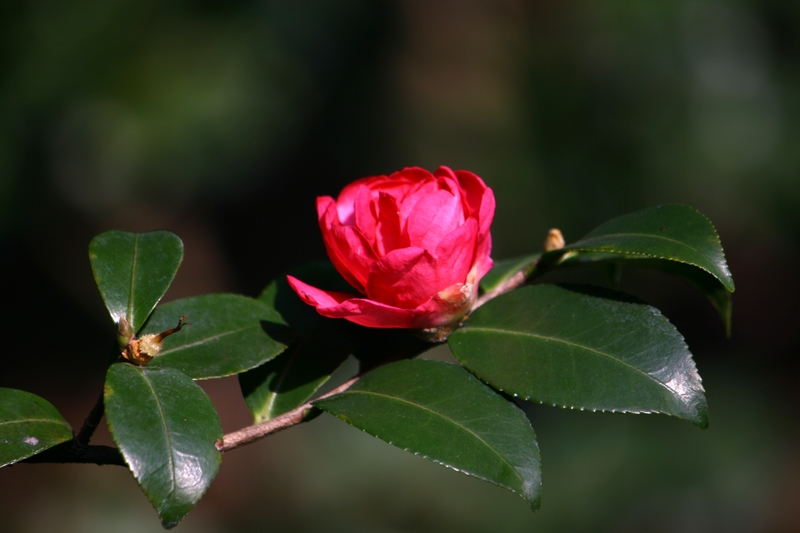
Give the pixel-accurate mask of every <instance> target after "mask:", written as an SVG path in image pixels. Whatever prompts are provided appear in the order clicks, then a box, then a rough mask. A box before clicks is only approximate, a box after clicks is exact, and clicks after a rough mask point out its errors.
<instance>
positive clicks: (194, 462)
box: [105, 363, 222, 528]
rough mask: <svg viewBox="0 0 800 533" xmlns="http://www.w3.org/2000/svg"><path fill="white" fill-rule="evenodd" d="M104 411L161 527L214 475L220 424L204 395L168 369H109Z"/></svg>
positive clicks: (188, 506)
mask: <svg viewBox="0 0 800 533" xmlns="http://www.w3.org/2000/svg"><path fill="white" fill-rule="evenodd" d="M105 409H106V418H107V420H108V425H109V428H110V429H111V435H112V437H113V438H114V442H116V443H117V446H118V447H119V450H120V452H122V456H123V457H124V458H125V462H126V463H127V464H128V467H129V468H130V470H131V472H133V475H134V477H135V478H136V480H137V481H138V482H139V485H140V486H141V487H142V490H144V493H145V494H146V495H147V498H148V499H149V500H150V503H152V504H153V507H155V509H156V511H157V512H158V516H159V517H160V518H161V523H162V524H163V525H164V527H166V528H171V527H173V526H175V525H176V524H177V523H178V522H179V521H180V520H181V519H182V518H183V517H184V515H186V513H188V512H189V511H190V510H191V509H192V507H194V506H195V504H197V502H198V501H199V500H200V498H201V497H202V496H203V494H204V493H205V491H206V489H207V488H208V486H209V485H210V484H211V482H212V481H213V480H214V476H216V475H217V471H218V470H219V466H220V463H221V461H222V455H221V454H220V453H219V452H218V451H217V448H216V447H215V445H214V443H215V442H216V441H217V440H221V439H222V426H221V425H220V422H219V418H218V417H217V413H216V411H215V410H214V406H213V405H212V403H211V400H209V399H208V396H206V394H205V393H204V392H203V390H202V389H201V388H200V387H198V386H197V384H195V383H194V381H192V379H191V378H189V377H188V376H186V375H185V374H183V373H181V372H179V371H177V370H174V369H172V368H162V369H154V368H139V367H135V366H133V365H129V364H127V363H116V364H113V365H111V368H109V370H108V374H107V376H106V385H105Z"/></svg>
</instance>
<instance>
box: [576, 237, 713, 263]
mask: <svg viewBox="0 0 800 533" xmlns="http://www.w3.org/2000/svg"><path fill="white" fill-rule="evenodd" d="M587 237H588V238H586V239H585V240H584V239H582V240H580V241H578V242H576V243H574V244H571V245H569V246H567V247H566V248H567V249H570V250H573V249H576V248H584V246H582V245H581V242H591V241H592V240H594V239H601V238H606V237H649V238H651V239H661V240H664V241H669V242H672V243H675V244H678V245H680V246H683V247H684V248H688V249H690V250H692V251H693V252H695V253H697V254H699V255H700V256H702V257H703V258H705V259H706V260H708V262H710V263H711V264H712V265H714V266H716V263H715V261H714V260H713V259H711V258H710V257H709V256H708V255H706V254H705V253H703V252H701V251H700V250H698V249H697V248H695V247H694V246H690V245H688V244H686V243H685V242H682V241H679V240H676V239H673V238H671V237H665V236H664V235H656V234H654V233H604V234H602V235H594V236H587ZM620 253H624V252H620ZM665 259H666V257H665Z"/></svg>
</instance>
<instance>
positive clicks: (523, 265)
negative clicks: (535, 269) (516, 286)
mask: <svg viewBox="0 0 800 533" xmlns="http://www.w3.org/2000/svg"><path fill="white" fill-rule="evenodd" d="M539 257H541V254H533V255H526V256H525V257H516V258H514V259H506V260H504V261H496V262H495V264H494V266H493V267H492V269H491V270H490V271H489V272H488V273H487V274H486V275H485V276H484V277H483V279H481V290H482V291H483V292H489V291H492V290H494V289H496V288H498V287H499V286H500V285H502V284H503V283H504V282H506V281H508V280H509V279H511V278H512V277H513V276H514V274H516V273H517V272H520V271H522V270H525V269H527V268H530V267H531V265H533V264H534V263H535V262H536V261H537V260H538V259H539Z"/></svg>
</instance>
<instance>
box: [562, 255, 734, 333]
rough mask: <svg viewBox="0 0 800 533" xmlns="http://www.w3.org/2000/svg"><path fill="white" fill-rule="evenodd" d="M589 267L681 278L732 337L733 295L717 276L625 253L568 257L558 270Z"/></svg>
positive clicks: (678, 264)
mask: <svg viewBox="0 0 800 533" xmlns="http://www.w3.org/2000/svg"><path fill="white" fill-rule="evenodd" d="M589 264H598V265H601V266H603V265H605V266H612V267H614V268H615V269H616V270H615V272H616V273H618V272H619V269H621V267H622V266H623V265H624V266H636V267H642V268H651V269H655V270H661V271H662V272H666V273H668V274H671V275H673V276H675V277H677V278H680V279H682V280H684V281H685V282H687V283H688V284H689V285H691V286H692V287H694V288H695V289H697V290H698V291H700V292H701V293H702V294H703V295H704V296H705V297H706V298H708V300H709V301H710V302H711V305H712V306H714V309H716V310H717V313H719V316H720V319H721V320H722V324H723V326H724V328H725V334H726V335H727V336H728V337H730V335H731V311H732V310H731V293H730V291H728V289H726V288H725V286H724V285H723V284H722V283H721V282H720V281H719V280H718V279H717V278H715V277H714V276H712V275H711V274H709V273H708V272H706V271H705V270H702V269H699V268H696V267H694V266H693V265H689V264H686V263H678V262H676V261H667V260H663V259H651V258H649V257H641V256H634V255H624V254H609V253H596V252H581V253H578V254H576V255H573V256H570V257H565V258H564V260H563V261H561V263H560V264H559V267H568V266H582V265H589Z"/></svg>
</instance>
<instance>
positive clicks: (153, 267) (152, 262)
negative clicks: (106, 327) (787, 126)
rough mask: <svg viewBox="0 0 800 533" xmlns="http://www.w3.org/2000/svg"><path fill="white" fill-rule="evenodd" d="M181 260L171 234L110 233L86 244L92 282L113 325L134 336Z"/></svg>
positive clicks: (178, 243)
mask: <svg viewBox="0 0 800 533" xmlns="http://www.w3.org/2000/svg"><path fill="white" fill-rule="evenodd" d="M182 259H183V243H182V242H181V240H180V239H179V238H178V236H177V235H175V234H174V233H170V232H168V231H154V232H151V233H127V232H124V231H109V232H107V233H103V234H101V235H98V236H97V237H95V238H94V239H92V242H91V243H90V244H89V260H90V261H91V263H92V271H93V272H94V280H95V282H96V283H97V287H98V288H99V289H100V294H101V295H102V297H103V301H104V302H105V304H106V307H107V308H108V312H109V313H111V317H112V318H113V319H114V322H115V323H117V322H119V319H120V318H121V317H125V318H126V320H127V321H128V323H129V324H130V325H131V327H132V329H133V331H134V333H135V332H137V331H138V330H139V329H140V328H141V327H142V325H143V324H144V322H145V320H147V317H148V315H149V314H150V312H151V311H152V310H153V308H154V307H155V306H156V304H157V303H158V301H159V300H161V297H162V296H164V293H165V292H166V291H167V288H169V285H170V283H172V279H173V278H174V277H175V272H177V270H178V266H180V264H181V260H182Z"/></svg>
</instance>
